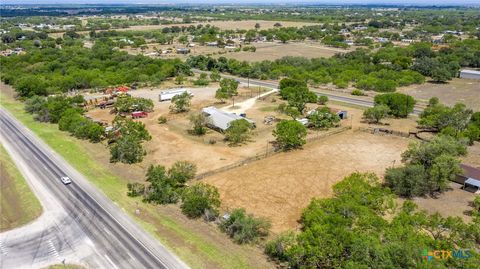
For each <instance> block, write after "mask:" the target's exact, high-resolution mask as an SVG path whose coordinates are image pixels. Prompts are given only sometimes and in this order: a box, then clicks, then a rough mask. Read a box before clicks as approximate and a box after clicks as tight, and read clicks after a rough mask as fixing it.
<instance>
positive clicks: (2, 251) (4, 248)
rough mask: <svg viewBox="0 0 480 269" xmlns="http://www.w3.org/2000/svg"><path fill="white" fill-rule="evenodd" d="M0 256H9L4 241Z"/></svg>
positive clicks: (0, 245) (0, 248)
mask: <svg viewBox="0 0 480 269" xmlns="http://www.w3.org/2000/svg"><path fill="white" fill-rule="evenodd" d="M0 254H2V255H5V256H6V255H7V254H8V250H7V248H6V247H5V245H3V242H2V241H0Z"/></svg>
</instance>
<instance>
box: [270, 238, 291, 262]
mask: <svg viewBox="0 0 480 269" xmlns="http://www.w3.org/2000/svg"><path fill="white" fill-rule="evenodd" d="M295 243H296V241H295V234H294V233H293V232H291V231H289V232H285V233H282V234H280V235H278V236H277V237H276V238H275V239H273V240H271V241H269V242H267V244H266V245H265V254H267V255H268V256H269V257H270V258H272V259H276V260H278V261H287V260H288V258H289V257H288V254H287V252H288V251H289V250H290V248H292V247H293V246H294V245H295Z"/></svg>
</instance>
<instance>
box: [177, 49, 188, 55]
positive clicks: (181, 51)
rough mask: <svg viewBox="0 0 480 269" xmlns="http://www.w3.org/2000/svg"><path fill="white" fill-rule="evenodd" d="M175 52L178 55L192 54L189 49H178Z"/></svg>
mask: <svg viewBox="0 0 480 269" xmlns="http://www.w3.org/2000/svg"><path fill="white" fill-rule="evenodd" d="M175 51H176V52H177V54H188V53H190V49H187V48H177V49H176V50H175Z"/></svg>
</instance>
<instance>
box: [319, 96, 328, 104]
mask: <svg viewBox="0 0 480 269" xmlns="http://www.w3.org/2000/svg"><path fill="white" fill-rule="evenodd" d="M317 102H318V104H320V105H325V104H326V103H327V102H328V96H326V95H320V96H318V98H317Z"/></svg>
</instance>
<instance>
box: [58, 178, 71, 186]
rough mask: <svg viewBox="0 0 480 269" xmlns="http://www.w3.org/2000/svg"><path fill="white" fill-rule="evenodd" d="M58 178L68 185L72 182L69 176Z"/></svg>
mask: <svg viewBox="0 0 480 269" xmlns="http://www.w3.org/2000/svg"><path fill="white" fill-rule="evenodd" d="M60 180H61V181H62V182H63V184H65V185H68V184H70V183H72V180H70V178H69V177H61V178H60Z"/></svg>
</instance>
